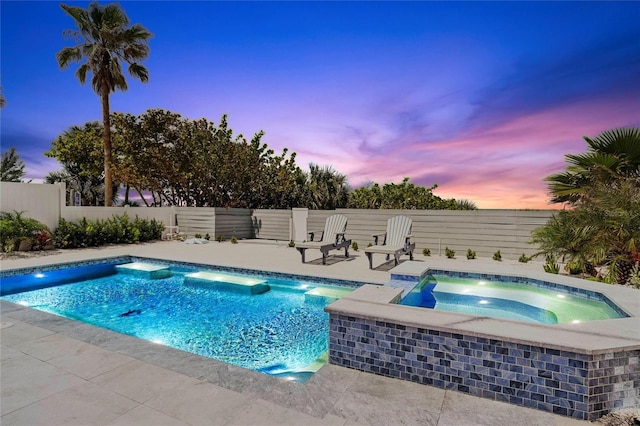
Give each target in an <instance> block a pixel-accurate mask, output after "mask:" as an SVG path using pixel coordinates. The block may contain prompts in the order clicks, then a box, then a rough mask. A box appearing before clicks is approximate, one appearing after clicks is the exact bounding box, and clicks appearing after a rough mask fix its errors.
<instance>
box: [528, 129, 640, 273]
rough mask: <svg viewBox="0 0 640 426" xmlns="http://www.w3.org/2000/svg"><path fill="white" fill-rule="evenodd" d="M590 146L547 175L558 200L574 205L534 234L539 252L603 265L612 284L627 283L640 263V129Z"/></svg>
mask: <svg viewBox="0 0 640 426" xmlns="http://www.w3.org/2000/svg"><path fill="white" fill-rule="evenodd" d="M584 139H585V141H586V142H587V146H588V150H587V152H585V153H582V154H577V155H574V154H569V155H566V156H565V158H566V160H567V163H568V166H567V168H566V170H565V171H564V172H563V173H558V174H554V175H551V176H549V177H547V178H546V179H545V180H546V181H547V183H548V186H549V192H550V194H551V196H552V200H551V201H552V202H555V203H562V202H567V203H569V204H570V205H571V206H572V207H573V208H572V209H571V210H566V211H562V212H559V213H557V214H555V215H554V216H553V217H552V218H551V219H550V220H549V221H548V222H547V224H546V225H545V226H543V227H540V228H538V229H536V230H534V232H533V233H532V242H533V243H536V244H538V245H539V246H540V252H539V254H545V255H547V254H550V255H552V256H561V257H562V258H563V259H565V260H568V261H569V262H576V263H578V264H580V265H582V266H583V270H584V269H587V268H591V267H600V268H601V269H603V270H604V273H603V274H602V275H605V276H606V278H607V280H608V281H609V282H615V283H618V284H627V283H628V282H629V281H630V278H631V272H632V269H633V267H634V265H637V264H639V263H640V213H639V212H640V129H638V128H620V129H614V130H607V131H604V132H602V133H601V134H600V135H598V136H597V137H596V138H594V139H591V138H588V137H585V138H584Z"/></svg>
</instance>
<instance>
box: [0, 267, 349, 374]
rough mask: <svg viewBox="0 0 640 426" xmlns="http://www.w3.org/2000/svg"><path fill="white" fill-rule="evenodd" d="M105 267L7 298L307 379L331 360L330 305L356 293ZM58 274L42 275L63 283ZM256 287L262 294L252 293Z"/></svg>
mask: <svg viewBox="0 0 640 426" xmlns="http://www.w3.org/2000/svg"><path fill="white" fill-rule="evenodd" d="M109 268H111V269H109ZM80 269H83V270H85V269H86V268H80ZM98 269H99V270H100V271H101V272H100V275H102V276H101V277H97V278H96V277H93V278H89V279H86V280H83V281H80V282H73V283H67V284H65V285H55V286H46V287H44V288H37V289H33V290H30V291H24V292H20V293H15V294H7V295H4V296H2V299H3V300H7V301H10V302H13V303H18V304H21V305H24V306H29V307H31V308H35V309H39V310H42V311H45V312H49V313H53V314H56V315H61V316H64V317H66V318H70V319H74V320H79V321H82V322H85V323H88V324H92V325H96V326H99V327H103V328H106V329H109V330H113V331H117V332H120V333H123V334H128V335H131V336H135V337H138V338H140V339H145V340H148V341H152V342H155V343H158V344H161V345H167V346H171V347H174V348H177V349H181V350H184V351H188V352H191V353H194V354H198V355H202V356H205V357H210V358H214V359H217V360H220V361H223V362H227V363H230V364H234V365H238V366H241V367H245V368H249V369H253V370H257V371H260V372H264V373H267V374H272V375H283V376H286V377H287V378H290V379H293V380H298V381H304V379H306V378H308V376H309V375H310V374H312V373H313V371H315V370H317V369H318V368H319V366H321V365H322V364H323V363H324V360H323V358H324V357H325V356H326V355H325V354H326V352H327V348H328V322H329V321H328V314H326V313H325V312H324V310H323V309H324V307H325V306H326V305H327V304H329V303H331V302H333V301H335V300H336V299H337V298H338V297H340V295H343V294H346V293H348V292H349V291H351V290H353V288H347V287H341V286H335V287H333V286H329V285H325V284H322V285H320V284H318V283H313V282H304V281H294V280H285V279H280V278H270V277H247V276H243V275H240V274H232V273H225V272H219V271H216V272H215V273H212V272H207V271H204V272H203V271H198V270H194V269H189V268H178V267H171V268H169V270H168V271H167V270H166V269H165V270H164V272H163V273H161V274H160V275H158V274H156V275H155V278H150V276H149V275H150V274H149V271H147V270H144V268H142V269H143V270H142V273H141V274H137V273H131V271H127V272H126V273H125V272H123V271H121V270H117V269H115V265H110V266H109V267H105V266H104V265H102V266H100V267H99V268H98ZM107 271H109V272H107ZM57 272H58V271H55V272H50V273H46V274H40V275H47V276H48V277H49V280H50V282H55V281H56V279H57V278H59V277H56V276H55V275H56V273H57ZM59 273H60V274H65V272H64V271H60V272H59ZM107 273H108V275H106V276H105V274H107ZM203 274H204V275H203ZM207 274H208V275H207ZM85 275H86V274H85ZM203 276H204V278H202V277H203ZM189 277H195V278H189ZM12 278H14V277H12ZM3 281H4V280H3ZM23 281H25V278H24V277H23ZM66 281H67V282H68V281H69V279H67V280H66ZM8 284H10V283H8ZM256 284H258V285H259V286H260V289H259V291H257V292H254V290H247V289H246V288H245V287H244V286H245V285H249V286H255V285H256ZM40 286H42V285H40ZM3 287H5V285H4V282H3ZM32 287H33V286H32ZM13 291H15V290H13Z"/></svg>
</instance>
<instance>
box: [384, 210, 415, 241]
mask: <svg viewBox="0 0 640 426" xmlns="http://www.w3.org/2000/svg"><path fill="white" fill-rule="evenodd" d="M412 222H413V221H412V220H411V219H410V218H408V217H407V216H394V217H392V218H389V219H388V220H387V242H386V244H387V245H388V246H394V247H395V246H402V245H404V242H405V237H406V236H407V235H409V234H411V224H412Z"/></svg>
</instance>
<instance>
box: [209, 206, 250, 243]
mask: <svg viewBox="0 0 640 426" xmlns="http://www.w3.org/2000/svg"><path fill="white" fill-rule="evenodd" d="M215 226H216V230H215V234H216V238H217V237H218V236H220V235H222V236H223V237H224V238H225V239H227V240H228V239H229V238H231V237H236V238H237V239H239V240H240V239H246V238H253V236H254V234H253V224H252V217H251V210H249V209H231V208H230V209H226V208H222V207H216V208H215Z"/></svg>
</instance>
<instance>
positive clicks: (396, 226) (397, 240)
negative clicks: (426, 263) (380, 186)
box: [364, 216, 416, 269]
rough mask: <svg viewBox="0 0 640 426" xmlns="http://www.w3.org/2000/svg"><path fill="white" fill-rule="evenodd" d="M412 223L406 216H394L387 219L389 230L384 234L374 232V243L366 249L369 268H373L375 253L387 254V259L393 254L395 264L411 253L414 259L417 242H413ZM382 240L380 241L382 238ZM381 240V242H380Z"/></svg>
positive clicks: (410, 255) (411, 257)
mask: <svg viewBox="0 0 640 426" xmlns="http://www.w3.org/2000/svg"><path fill="white" fill-rule="evenodd" d="M411 225H412V220H411V219H410V218H408V217H406V216H394V217H392V218H389V219H388V220H387V231H386V232H385V233H383V234H374V235H372V237H373V241H374V242H373V244H374V245H372V246H370V247H367V248H366V249H365V250H364V253H365V254H366V255H367V257H368V258H369V269H373V254H374V253H379V254H385V255H386V260H389V257H390V256H391V255H393V258H394V261H395V264H396V265H397V264H398V263H399V262H400V256H402V255H404V254H408V255H409V259H411V260H413V251H414V250H415V249H416V244H415V243H413V242H411V238H412V237H411ZM381 237H383V238H382V240H381V241H380V239H381ZM379 241H380V244H378V242H379Z"/></svg>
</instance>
